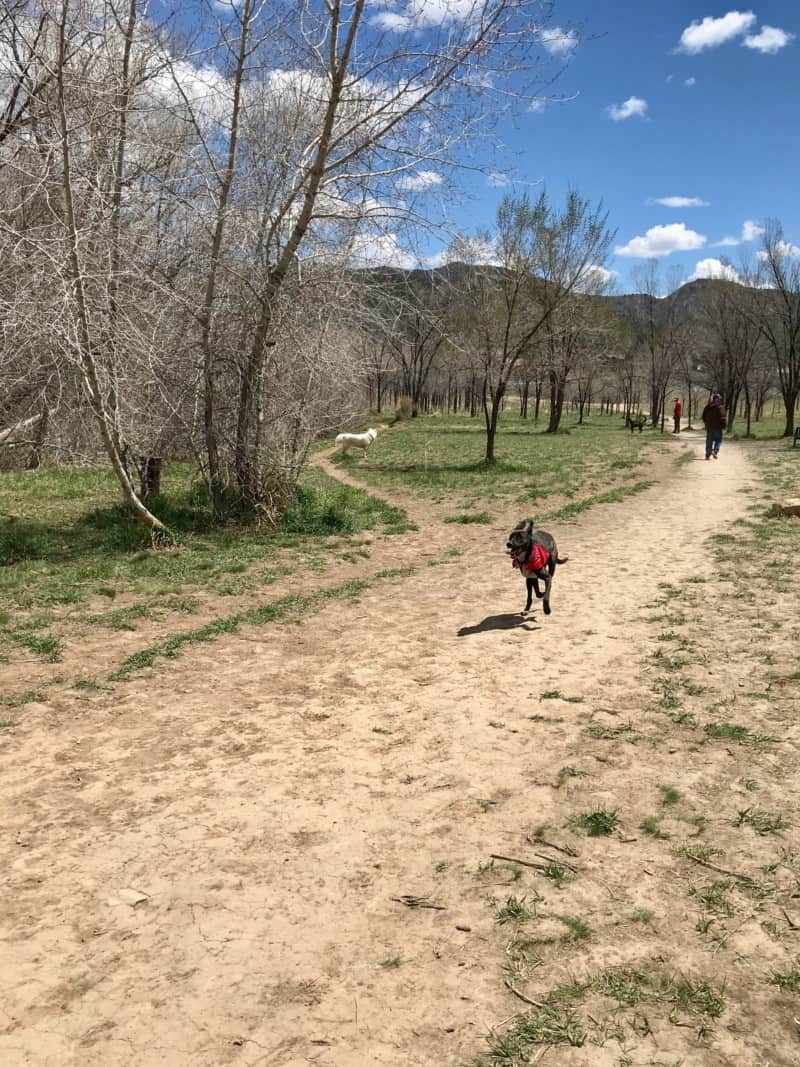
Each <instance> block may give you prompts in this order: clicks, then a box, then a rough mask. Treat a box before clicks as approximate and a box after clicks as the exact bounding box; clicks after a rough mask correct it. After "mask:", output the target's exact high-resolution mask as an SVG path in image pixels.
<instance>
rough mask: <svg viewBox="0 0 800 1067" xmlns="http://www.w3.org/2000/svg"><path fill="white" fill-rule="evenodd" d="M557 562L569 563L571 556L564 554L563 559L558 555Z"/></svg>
mask: <svg viewBox="0 0 800 1067" xmlns="http://www.w3.org/2000/svg"><path fill="white" fill-rule="evenodd" d="M556 563H569V556H564V558H563V559H562V558H561V556H556Z"/></svg>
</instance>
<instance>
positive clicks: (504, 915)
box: [495, 897, 536, 926]
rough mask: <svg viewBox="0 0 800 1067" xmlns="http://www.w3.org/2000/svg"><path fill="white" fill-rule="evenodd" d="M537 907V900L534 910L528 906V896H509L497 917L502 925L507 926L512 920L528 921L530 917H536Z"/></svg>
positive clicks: (516, 921)
mask: <svg viewBox="0 0 800 1067" xmlns="http://www.w3.org/2000/svg"><path fill="white" fill-rule="evenodd" d="M535 908H536V905H535V902H534V910H531V909H530V908H529V907H528V898H527V897H509V898H508V900H506V902H505V904H504V905H503V906H502V908H500V909H499V910H498V912H497V915H496V916H495V919H496V921H497V923H498V925H500V926H505V925H506V923H510V922H515V923H523V922H528V921H529V920H530V919H535V918H536V910H535Z"/></svg>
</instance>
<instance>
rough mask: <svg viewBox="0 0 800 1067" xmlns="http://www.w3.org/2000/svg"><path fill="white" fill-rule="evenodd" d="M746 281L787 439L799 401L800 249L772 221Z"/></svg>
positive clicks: (766, 227)
mask: <svg viewBox="0 0 800 1067" xmlns="http://www.w3.org/2000/svg"><path fill="white" fill-rule="evenodd" d="M748 280H749V281H750V282H751V286H752V289H751V292H752V298H753V299H752V304H753V306H754V307H755V313H756V322H757V324H758V327H759V329H760V331H761V334H762V336H763V338H764V341H765V343H766V345H767V346H768V347H769V349H770V350H771V352H772V355H773V358H774V361H775V368H776V370H777V375H778V385H779V387H780V392H781V397H782V398H783V407H784V415H785V425H784V430H783V434H784V437H791V436H792V435H793V434H794V428H795V412H796V409H797V403H798V397H800V248H798V247H797V246H796V245H792V244H790V243H789V242H788V241H786V240H785V238H784V233H783V227H782V226H781V224H780V222H778V221H776V220H775V219H772V220H769V221H768V222H767V223H766V226H765V229H764V234H763V237H762V248H761V250H760V251H759V253H758V267H757V269H756V270H755V272H752V273H751V274H750V276H749V278H748Z"/></svg>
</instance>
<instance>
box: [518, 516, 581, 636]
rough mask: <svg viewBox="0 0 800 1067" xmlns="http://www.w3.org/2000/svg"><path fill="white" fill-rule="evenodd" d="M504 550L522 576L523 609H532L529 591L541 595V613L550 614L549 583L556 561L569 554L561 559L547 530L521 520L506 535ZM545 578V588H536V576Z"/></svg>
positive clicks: (537, 583)
mask: <svg viewBox="0 0 800 1067" xmlns="http://www.w3.org/2000/svg"><path fill="white" fill-rule="evenodd" d="M506 551H507V552H508V554H509V556H511V561H512V563H513V564H514V566H515V567H518V568H519V572H520V574H521V575H522V577H523V578H524V579H525V584H526V586H527V589H528V600H527V603H526V604H525V611H530V610H531V599H532V594H533V592H534V591H535V592H536V596H537V598H538V599H539V600H541V599H542V597H544V613H545V615H549V614H550V586H551V584H552V582H553V575H554V574H555V573H556V564H558V563H566V562H567V560H568V559H569V556H564V558H563V559H561V558H560V557H559V555H558V548H557V547H556V543H555V540H554V539H553V538H552V537H551V535H550V534H549V533H547V531H546V530H534V528H533V523H532V522H521V523H520V524H519V526H515V527H514V529H513V530H512V531H511V533H510V534H509V535H508V541H507V542H506ZM540 578H541V580H542V581H543V582H544V592H543V593H542V592H541V591H540V590H539V579H540Z"/></svg>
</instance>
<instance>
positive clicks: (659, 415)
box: [629, 260, 685, 427]
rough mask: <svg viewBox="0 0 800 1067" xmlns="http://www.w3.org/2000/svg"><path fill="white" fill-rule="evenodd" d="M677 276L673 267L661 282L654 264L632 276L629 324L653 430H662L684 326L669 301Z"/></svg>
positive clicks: (656, 262)
mask: <svg viewBox="0 0 800 1067" xmlns="http://www.w3.org/2000/svg"><path fill="white" fill-rule="evenodd" d="M681 273H682V272H681V269H680V268H679V267H676V268H674V270H672V271H670V272H669V273H668V274H667V276H666V279H662V277H661V272H660V270H659V264H658V261H657V260H650V261H648V263H646V264H644V265H643V266H641V267H638V268H636V269H635V270H634V272H633V279H634V284H635V285H636V289H637V298H636V301H635V302H634V303H633V305H632V312H631V314H630V319H629V321H630V325H631V330H632V335H633V340H634V344H635V345H636V346H637V348H638V349H639V352H640V354H641V357H642V361H643V363H644V366H645V371H646V376H647V385H648V392H649V394H650V422H651V425H652V426H653V427H657V426H659V425H662V426H663V418H664V409H665V404H666V396H667V389H668V387H669V383H670V380H671V379H672V377H673V376H674V374H675V371H676V368H677V367H678V366H679V364H680V359H681V352H682V340H683V339H682V331H683V330H684V328H685V322H684V320H683V319H682V318H681V315H680V309H679V307H678V305H677V302H676V301H675V300H672V299H670V298H669V297H670V294H672V293H673V292H675V291H676V290H677V289H678V288H680V285H681Z"/></svg>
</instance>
